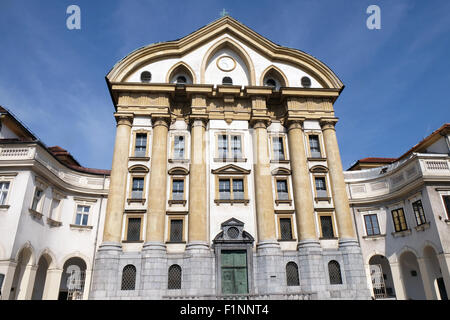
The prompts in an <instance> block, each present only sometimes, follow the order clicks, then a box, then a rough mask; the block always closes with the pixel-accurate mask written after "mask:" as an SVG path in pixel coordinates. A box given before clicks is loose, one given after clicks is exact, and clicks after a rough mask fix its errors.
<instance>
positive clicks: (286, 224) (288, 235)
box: [280, 218, 292, 240]
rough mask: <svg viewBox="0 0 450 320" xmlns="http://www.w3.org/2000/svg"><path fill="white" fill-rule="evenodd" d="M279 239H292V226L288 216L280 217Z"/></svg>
mask: <svg viewBox="0 0 450 320" xmlns="http://www.w3.org/2000/svg"><path fill="white" fill-rule="evenodd" d="M280 232H281V240H292V228H291V219H290V218H280Z"/></svg>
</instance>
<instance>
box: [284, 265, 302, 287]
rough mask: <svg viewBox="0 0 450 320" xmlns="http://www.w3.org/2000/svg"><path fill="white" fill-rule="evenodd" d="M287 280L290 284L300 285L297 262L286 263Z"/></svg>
mask: <svg viewBox="0 0 450 320" xmlns="http://www.w3.org/2000/svg"><path fill="white" fill-rule="evenodd" d="M286 281H287V285H288V286H299V285H300V282H299V278H298V266H297V264H296V263H295V262H292V261H291V262H288V263H287V264H286Z"/></svg>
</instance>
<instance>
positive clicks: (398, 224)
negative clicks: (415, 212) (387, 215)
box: [391, 208, 408, 232]
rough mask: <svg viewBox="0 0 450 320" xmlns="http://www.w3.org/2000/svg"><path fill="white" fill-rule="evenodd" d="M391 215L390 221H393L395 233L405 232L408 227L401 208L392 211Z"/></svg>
mask: <svg viewBox="0 0 450 320" xmlns="http://www.w3.org/2000/svg"><path fill="white" fill-rule="evenodd" d="M391 213H392V219H393V220H394V229H395V232H400V231H405V230H407V229H408V226H407V225H406V218H405V213H404V212H403V208H399V209H396V210H392V211H391Z"/></svg>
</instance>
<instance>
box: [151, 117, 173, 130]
mask: <svg viewBox="0 0 450 320" xmlns="http://www.w3.org/2000/svg"><path fill="white" fill-rule="evenodd" d="M169 124H170V116H152V127H153V128H155V127H158V126H164V127H166V128H169Z"/></svg>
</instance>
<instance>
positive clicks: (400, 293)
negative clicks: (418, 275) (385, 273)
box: [390, 262, 406, 300]
mask: <svg viewBox="0 0 450 320" xmlns="http://www.w3.org/2000/svg"><path fill="white" fill-rule="evenodd" d="M390 266H391V273H392V281H393V282H394V289H395V297H396V298H397V300H406V293H405V286H404V284H403V278H402V273H401V271H400V264H399V263H398V262H393V263H390Z"/></svg>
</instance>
